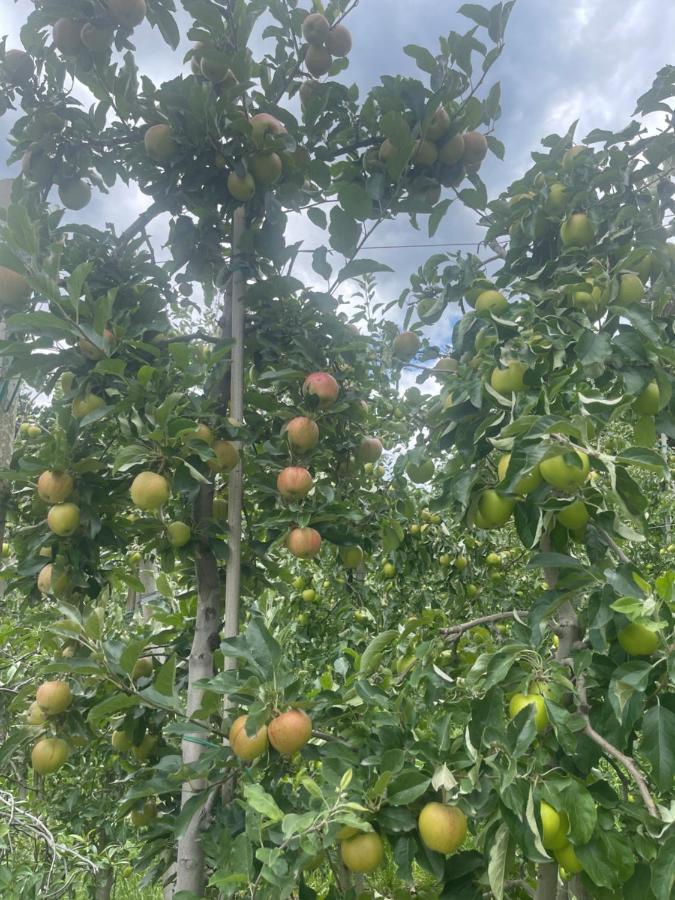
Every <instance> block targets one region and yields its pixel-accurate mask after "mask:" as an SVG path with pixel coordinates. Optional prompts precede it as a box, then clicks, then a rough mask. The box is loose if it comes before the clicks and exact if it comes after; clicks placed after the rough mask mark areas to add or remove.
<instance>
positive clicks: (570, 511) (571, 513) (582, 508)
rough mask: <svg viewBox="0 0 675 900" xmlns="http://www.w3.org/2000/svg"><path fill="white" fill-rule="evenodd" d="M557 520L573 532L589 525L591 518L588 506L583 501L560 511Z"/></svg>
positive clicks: (578, 501) (571, 504)
mask: <svg viewBox="0 0 675 900" xmlns="http://www.w3.org/2000/svg"><path fill="white" fill-rule="evenodd" d="M556 518H557V520H558V521H559V522H560V524H561V525H564V526H565V528H569V529H570V530H571V531H579V530H580V529H583V528H585V527H586V525H588V520H589V518H590V516H589V515H588V509H587V508H586V504H585V503H584V502H583V501H582V500H575V501H574V503H570V504H569V506H565V507H564V508H563V509H559V510H558V512H557V513H556Z"/></svg>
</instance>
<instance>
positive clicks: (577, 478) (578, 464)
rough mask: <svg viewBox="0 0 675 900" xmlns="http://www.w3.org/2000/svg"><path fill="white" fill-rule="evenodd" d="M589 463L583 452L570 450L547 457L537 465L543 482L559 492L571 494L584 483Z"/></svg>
mask: <svg viewBox="0 0 675 900" xmlns="http://www.w3.org/2000/svg"><path fill="white" fill-rule="evenodd" d="M589 470H590V462H589V459H588V456H587V455H586V453H584V452H583V450H575V449H573V448H570V449H569V450H567V451H564V452H562V453H556V454H555V456H549V457H548V458H547V459H544V460H542V461H541V462H540V463H539V471H540V472H541V475H542V478H543V479H544V481H546V482H548V484H550V485H551V486H552V487H554V488H557V490H559V491H565V492H566V493H568V494H571V493H573V492H574V491H576V490H577V488H579V487H581V485H582V484H583V483H584V481H586V478H587V477H588V473H589Z"/></svg>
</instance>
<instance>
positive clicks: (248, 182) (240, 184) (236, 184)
mask: <svg viewBox="0 0 675 900" xmlns="http://www.w3.org/2000/svg"><path fill="white" fill-rule="evenodd" d="M227 189H228V191H229V192H230V194H232V196H233V197H234V199H235V200H239V201H240V202H241V203H246V201H247V200H250V199H251V197H252V196H253V195H254V194H255V179H254V178H253V176H252V175H251V173H250V172H247V173H246V174H245V175H238V174H237V173H236V172H230V174H229V175H228V176H227Z"/></svg>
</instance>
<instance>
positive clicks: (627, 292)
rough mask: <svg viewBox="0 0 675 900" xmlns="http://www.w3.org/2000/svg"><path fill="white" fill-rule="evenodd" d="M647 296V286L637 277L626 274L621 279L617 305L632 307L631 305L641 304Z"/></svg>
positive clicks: (630, 273)
mask: <svg viewBox="0 0 675 900" xmlns="http://www.w3.org/2000/svg"><path fill="white" fill-rule="evenodd" d="M644 295H645V286H644V285H643V283H642V282H641V281H640V279H639V278H638V276H637V275H634V274H633V273H632V272H625V273H624V274H623V275H622V276H621V278H620V279H619V294H618V296H617V298H616V300H617V303H620V304H621V305H622V306H630V304H631V303H639V302H640V300H642V298H643V297H644Z"/></svg>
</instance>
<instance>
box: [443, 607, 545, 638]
mask: <svg viewBox="0 0 675 900" xmlns="http://www.w3.org/2000/svg"><path fill="white" fill-rule="evenodd" d="M518 616H527V610H525V609H512V610H509V611H508V612H500V613H492V614H491V615H489V616H480V617H479V618H478V619H471V621H469V622H462V624H461V625H451V626H450V628H441V634H442V635H443V637H447V638H450V639H451V640H452V641H457V640H459V638H460V637H461V636H462V635H463V634H464V632H465V631H469V630H470V629H472V628H476V626H478V625H489V624H490V623H491V622H503V621H504V620H505V619H516V618H517V617H518Z"/></svg>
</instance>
